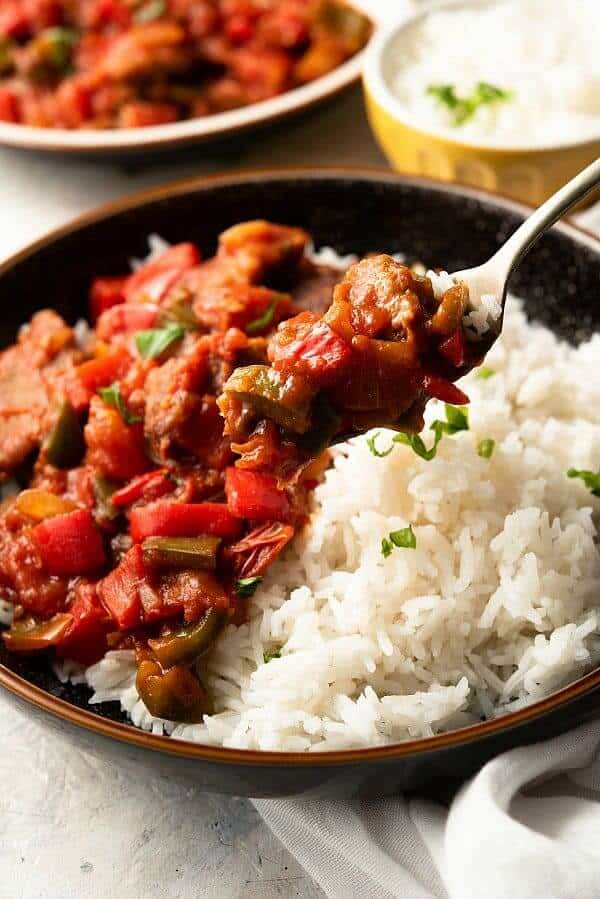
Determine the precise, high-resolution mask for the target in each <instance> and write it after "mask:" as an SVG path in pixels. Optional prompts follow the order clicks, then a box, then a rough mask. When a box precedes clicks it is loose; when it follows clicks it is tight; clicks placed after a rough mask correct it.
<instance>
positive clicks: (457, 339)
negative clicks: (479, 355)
mask: <svg viewBox="0 0 600 899" xmlns="http://www.w3.org/2000/svg"><path fill="white" fill-rule="evenodd" d="M439 350H440V353H441V354H442V356H444V357H445V358H446V359H447V360H448V362H451V363H452V365H454V367H455V368H460V367H461V366H463V365H464V364H465V338H464V333H463V329H462V328H457V329H456V331H455V332H454V334H451V335H450V337H448V338H447V339H446V340H444V341H443V343H440V346H439Z"/></svg>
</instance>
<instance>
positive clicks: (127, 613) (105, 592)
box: [98, 546, 146, 630]
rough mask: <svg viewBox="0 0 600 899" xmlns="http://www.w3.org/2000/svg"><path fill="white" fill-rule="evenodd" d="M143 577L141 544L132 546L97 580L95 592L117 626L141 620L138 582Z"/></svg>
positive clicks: (139, 584)
mask: <svg viewBox="0 0 600 899" xmlns="http://www.w3.org/2000/svg"><path fill="white" fill-rule="evenodd" d="M145 578H146V569H145V567H144V559H143V557H142V547H141V546H133V547H132V548H131V549H130V550H129V552H128V553H126V554H125V555H124V556H123V559H122V560H121V563H120V565H118V566H117V568H115V569H114V571H111V573H110V574H109V575H107V576H106V577H105V578H103V579H102V580H101V581H100V583H99V584H98V595H99V596H100V599H101V600H102V603H103V604H104V607H105V608H106V609H107V611H108V613H109V614H110V616H111V618H112V619H113V621H114V622H115V624H116V625H117V627H118V628H119V629H120V630H127V629H128V628H132V627H139V626H140V624H141V623H142V601H141V598H140V586H141V585H142V584H143V583H144V582H145Z"/></svg>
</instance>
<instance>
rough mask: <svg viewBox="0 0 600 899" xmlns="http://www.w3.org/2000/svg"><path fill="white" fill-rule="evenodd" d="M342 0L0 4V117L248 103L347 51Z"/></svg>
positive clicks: (35, 120)
mask: <svg viewBox="0 0 600 899" xmlns="http://www.w3.org/2000/svg"><path fill="white" fill-rule="evenodd" d="M370 31H371V26H370V23H369V20H368V19H367V18H366V17H365V16H363V15H362V14H361V13H360V12H358V11H357V10H354V9H352V8H351V7H350V6H347V5H346V4H345V3H344V2H343V0H2V2H0V121H6V122H15V123H20V124H25V125H33V126H36V127H41V128H135V127H139V126H144V125H162V124H165V123H167V122H175V121H178V120H180V119H188V118H195V117H197V116H206V115H210V114H212V113H217V112H224V111H227V110H231V109H236V108H238V107H241V106H247V105H248V104H251V103H256V102H257V101H260V100H266V99H268V98H269V97H274V96H276V95H277V94H281V93H283V92H285V91H287V90H290V89H291V88H294V87H297V86H299V85H302V84H307V83H308V82H310V81H314V80H315V79H316V78H319V77H320V76H322V75H325V74H326V73H327V72H329V71H331V70H332V69H334V68H336V67H337V66H339V65H341V63H343V62H344V61H345V60H346V59H348V58H350V57H351V56H354V55H355V54H356V53H357V52H358V51H359V50H360V49H362V47H363V46H364V45H365V43H366V42H367V40H368V37H369V34H370Z"/></svg>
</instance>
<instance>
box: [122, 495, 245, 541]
mask: <svg viewBox="0 0 600 899" xmlns="http://www.w3.org/2000/svg"><path fill="white" fill-rule="evenodd" d="M129 524H130V531H131V537H132V539H133V540H134V542H135V543H140V542H141V541H142V540H144V539H145V538H146V537H195V536H197V535H198V534H214V535H215V537H237V535H238V534H239V532H240V523H239V521H238V520H237V519H236V518H234V517H233V515H232V514H231V512H230V511H229V509H228V508H227V506H226V505H225V503H172V502H165V501H162V502H161V501H159V502H156V503H149V504H148V505H147V506H141V507H140V508H138V509H132V511H131V516H130V518H129Z"/></svg>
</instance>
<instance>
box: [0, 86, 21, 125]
mask: <svg viewBox="0 0 600 899" xmlns="http://www.w3.org/2000/svg"><path fill="white" fill-rule="evenodd" d="M20 120H21V115H20V112H19V101H18V98H17V95H16V94H15V93H14V91H11V90H9V89H8V88H1V89H0V122H19V121H20Z"/></svg>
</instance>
